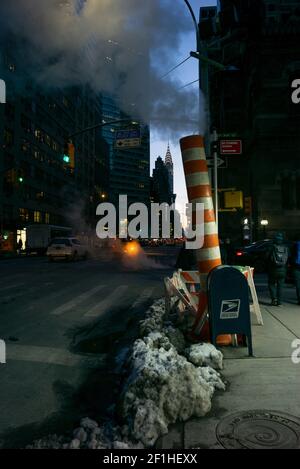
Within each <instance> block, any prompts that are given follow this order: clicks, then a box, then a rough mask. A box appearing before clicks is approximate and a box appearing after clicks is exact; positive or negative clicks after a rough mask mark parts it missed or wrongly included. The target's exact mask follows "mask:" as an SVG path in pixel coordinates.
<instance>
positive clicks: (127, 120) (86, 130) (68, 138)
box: [67, 119, 138, 140]
mask: <svg viewBox="0 0 300 469" xmlns="http://www.w3.org/2000/svg"><path fill="white" fill-rule="evenodd" d="M125 122H126V123H131V124H132V125H138V122H136V121H133V120H132V119H117V120H112V121H108V122H100V123H99V124H95V125H92V126H91V127H86V128H85V129H81V130H78V131H77V132H74V133H73V134H71V135H69V136H68V137H67V140H71V139H72V138H74V137H77V136H78V135H81V134H84V133H85V132H89V131H91V130H95V129H98V128H100V127H105V126H106V125H113V124H122V123H125Z"/></svg>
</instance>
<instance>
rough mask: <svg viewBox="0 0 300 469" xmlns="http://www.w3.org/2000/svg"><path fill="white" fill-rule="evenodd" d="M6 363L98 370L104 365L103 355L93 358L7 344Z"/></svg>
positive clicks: (29, 346) (53, 349)
mask: <svg viewBox="0 0 300 469" xmlns="http://www.w3.org/2000/svg"><path fill="white" fill-rule="evenodd" d="M6 358H7V363H9V361H10V360H18V361H26V362H36V363H47V364H50V365H61V366H71V367H83V368H98V367H99V366H101V365H103V364H104V361H105V359H106V355H105V354H101V355H96V356H93V357H88V356H82V355H78V354H76V355H75V354H73V353H71V352H69V351H68V350H64V349H60V348H54V347H40V346H36V345H17V344H7V347H6Z"/></svg>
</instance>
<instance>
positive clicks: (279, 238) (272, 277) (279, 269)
mask: <svg viewBox="0 0 300 469" xmlns="http://www.w3.org/2000/svg"><path fill="white" fill-rule="evenodd" d="M288 258H289V250H288V248H287V246H285V244H284V237H283V234H282V233H276V234H275V236H274V240H273V243H272V245H271V247H270V249H269V250H268V253H267V259H266V260H267V269H268V282H269V291H270V296H271V304H272V306H280V305H281V301H282V290H283V285H284V281H285V278H286V272H287V262H288Z"/></svg>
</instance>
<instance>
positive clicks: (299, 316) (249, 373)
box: [157, 277, 300, 449]
mask: <svg viewBox="0 0 300 469" xmlns="http://www.w3.org/2000/svg"><path fill="white" fill-rule="evenodd" d="M256 283H257V292H258V296H259V299H260V303H261V309H262V315H263V319H264V326H258V325H253V327H252V334H253V350H254V358H249V357H248V356H247V349H246V348H238V349H234V348H224V350H222V351H223V353H224V358H225V360H224V370H223V376H224V378H225V380H226V381H227V390H226V391H225V392H224V393H217V394H215V396H214V399H213V408H212V410H211V412H210V413H209V414H208V415H207V416H206V417H204V418H202V419H192V420H190V421H188V422H186V423H184V424H178V425H176V426H174V427H173V428H171V429H170V432H169V434H168V435H166V436H164V437H163V438H161V439H160V440H159V441H158V443H157V447H158V448H164V449H175V448H178V449H179V448H181V449H182V448H185V449H190V448H202V449H205V448H218V449H223V448H224V446H225V447H226V448H240V447H241V444H242V445H243V446H244V447H246V448H270V449H271V448H273V449H275V448H279V447H291V448H295V447H299V448H300V364H299V365H296V364H294V363H293V362H292V360H291V354H292V351H293V349H292V347H291V344H292V342H293V341H294V340H295V339H297V338H298V339H299V338H300V307H299V306H298V305H296V300H295V296H296V295H295V289H294V288H293V286H286V288H285V291H284V304H283V305H282V306H281V307H271V306H269V303H270V300H269V297H268V289H267V281H266V279H265V277H263V278H260V279H259V281H256ZM254 321H255V319H254V320H253V322H254ZM253 410H259V411H275V412H274V413H275V414H276V415H271V414H270V413H269V415H268V416H267V420H265V413H266V412H264V413H263V417H262V412H260V413H259V414H256V415H253V413H249V411H253ZM237 412H247V414H248V415H246V416H238V418H235V419H234V421H232V419H231V416H232V414H234V413H237ZM281 413H287V414H290V415H291V416H293V417H295V419H289V418H288V417H286V416H283V415H281ZM225 418H226V420H224V419H225ZM262 418H263V421H262ZM270 420H272V421H270ZM217 427H218V429H217ZM217 433H218V437H217ZM241 442H242V443H241ZM222 443H223V444H222Z"/></svg>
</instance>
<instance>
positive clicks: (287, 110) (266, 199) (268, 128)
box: [200, 0, 300, 242]
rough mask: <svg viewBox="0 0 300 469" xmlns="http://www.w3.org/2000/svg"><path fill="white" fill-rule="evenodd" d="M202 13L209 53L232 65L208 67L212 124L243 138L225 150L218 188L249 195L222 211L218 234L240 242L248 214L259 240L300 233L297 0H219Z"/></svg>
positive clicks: (229, 135)
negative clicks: (234, 151) (236, 148)
mask: <svg viewBox="0 0 300 469" xmlns="http://www.w3.org/2000/svg"><path fill="white" fill-rule="evenodd" d="M204 16H205V18H203V20H202V21H203V22H206V23H205V24H206V26H205V27H206V29H205V31H206V36H205V35H204V36H205V39H203V44H204V45H205V46H206V47H207V53H208V57H209V58H211V59H214V60H216V61H217V62H219V63H221V64H223V65H225V67H226V68H225V69H224V70H223V71H220V70H219V69H217V68H214V67H212V66H210V67H209V84H210V90H209V103H210V123H211V126H212V127H215V128H216V129H217V132H218V134H219V137H220V140H228V139H229V140H230V139H233V140H236V139H240V140H242V148H243V150H242V154H241V155H227V156H224V155H220V156H221V158H222V159H224V160H225V163H226V165H224V166H225V167H224V168H223V169H222V168H220V169H219V171H218V173H219V188H220V189H221V190H222V191H223V190H225V189H226V188H228V189H234V190H236V191H242V192H243V196H244V207H243V208H240V207H239V208H237V209H236V210H234V209H233V211H229V210H226V211H225V210H224V211H222V210H221V211H220V216H219V221H220V234H221V236H224V237H227V236H228V237H231V238H234V239H235V241H236V242H241V241H242V233H243V226H244V223H245V219H247V220H248V222H249V224H250V227H251V238H252V239H253V240H257V239H261V238H263V237H265V236H267V237H270V236H272V234H273V233H274V232H276V231H278V230H280V231H283V232H284V233H285V235H286V236H287V238H289V239H293V238H296V237H299V235H300V227H299V216H300V190H299V187H300V184H299V183H300V168H299V162H298V155H299V152H300V134H299V124H300V105H296V104H293V102H292V99H291V94H292V89H291V83H292V81H293V79H294V78H298V79H299V78H300V58H299V47H298V44H299V40H300V5H299V2H298V1H292V0H286V1H279V0H265V1H263V0H255V1H252V0H251V1H244V0H243V1H242V0H220V1H219V5H218V10H215V12H214V13H213V11H211V15H210V17H209V18H207V16H208V15H207V11H206V12H205V15H204ZM200 27H201V21H200ZM222 194H223V193H222V192H221V193H220V198H221V197H222Z"/></svg>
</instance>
